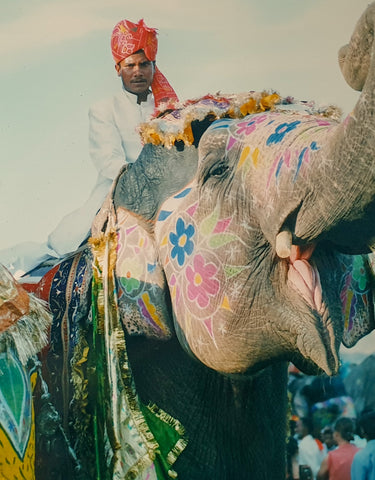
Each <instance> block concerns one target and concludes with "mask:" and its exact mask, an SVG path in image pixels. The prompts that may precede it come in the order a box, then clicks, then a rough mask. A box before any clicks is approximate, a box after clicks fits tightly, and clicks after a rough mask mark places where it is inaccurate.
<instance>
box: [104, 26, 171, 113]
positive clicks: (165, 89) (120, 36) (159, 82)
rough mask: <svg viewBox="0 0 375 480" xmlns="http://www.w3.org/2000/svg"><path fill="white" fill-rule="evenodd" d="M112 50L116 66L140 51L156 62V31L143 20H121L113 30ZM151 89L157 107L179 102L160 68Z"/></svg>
mask: <svg viewBox="0 0 375 480" xmlns="http://www.w3.org/2000/svg"><path fill="white" fill-rule="evenodd" d="M111 49H112V56H113V59H114V61H115V62H116V64H117V63H119V62H121V60H124V58H126V57H129V56H130V55H133V53H135V52H138V50H143V51H144V52H145V55H146V57H147V58H148V60H150V61H151V62H154V61H155V59H156V53H157V51H158V40H157V38H156V29H155V28H149V27H147V26H146V24H145V22H144V21H143V19H142V20H139V22H138V23H132V22H129V20H121V22H119V23H118V24H117V25H116V26H115V28H114V29H113V32H112V38H111ZM151 87H152V93H153V94H154V98H155V106H156V107H158V106H159V105H160V103H163V102H168V101H170V100H174V101H176V102H177V101H178V98H177V95H176V92H175V91H174V90H173V88H172V87H171V85H170V84H169V82H168V80H167V79H166V78H165V77H164V75H163V74H162V73H161V71H160V70H159V69H158V67H155V74H154V79H153V81H152V84H151Z"/></svg>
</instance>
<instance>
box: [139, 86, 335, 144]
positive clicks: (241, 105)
mask: <svg viewBox="0 0 375 480" xmlns="http://www.w3.org/2000/svg"><path fill="white" fill-rule="evenodd" d="M276 109H277V110H279V111H282V110H289V111H290V110H292V111H293V110H296V111H305V112H306V113H308V114H314V115H320V116H323V117H326V118H332V119H336V120H339V119H340V118H341V115H342V112H341V110H340V109H339V108H338V107H336V106H333V105H329V106H322V107H317V106H316V105H315V102H313V101H297V100H295V99H294V98H293V97H291V96H287V97H282V96H280V95H279V94H278V93H277V92H276V91H262V92H255V91H249V92H245V93H238V94H221V93H217V94H216V95H212V94H208V95H205V96H203V97H199V98H196V99H191V100H187V101H185V102H182V103H180V104H173V105H171V104H162V105H161V106H160V107H159V109H158V110H157V111H156V112H155V114H154V118H152V119H151V120H150V121H148V122H147V123H143V124H141V125H140V127H139V133H140V136H141V139H142V141H143V143H144V144H146V143H151V144H152V145H163V146H165V147H167V148H171V147H172V146H173V145H175V144H176V143H177V142H183V143H184V144H185V145H192V144H193V143H194V134H193V130H192V122H194V121H204V120H207V119H209V121H210V122H214V121H215V120H219V119H221V118H233V119H241V118H244V117H246V116H247V115H251V114H257V113H263V112H266V111H272V110H276Z"/></svg>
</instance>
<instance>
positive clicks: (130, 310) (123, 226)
mask: <svg viewBox="0 0 375 480" xmlns="http://www.w3.org/2000/svg"><path fill="white" fill-rule="evenodd" d="M116 226H117V259H116V277H117V281H118V302H119V309H120V313H121V318H122V321H123V323H124V325H125V327H126V329H127V331H128V333H129V334H130V335H145V336H147V337H149V338H156V339H159V340H163V339H164V340H167V339H169V338H171V335H172V328H173V327H172V320H171V319H172V315H171V311H170V302H169V293H168V287H167V285H166V281H165V276H164V273H163V270H162V268H161V266H160V264H159V262H158V256H157V252H156V249H155V244H154V239H153V236H152V235H151V233H150V227H149V225H148V224H147V222H145V221H144V220H142V218H140V217H137V216H134V215H133V214H131V213H130V212H129V211H127V210H125V209H123V208H119V209H118V210H117V225H116Z"/></svg>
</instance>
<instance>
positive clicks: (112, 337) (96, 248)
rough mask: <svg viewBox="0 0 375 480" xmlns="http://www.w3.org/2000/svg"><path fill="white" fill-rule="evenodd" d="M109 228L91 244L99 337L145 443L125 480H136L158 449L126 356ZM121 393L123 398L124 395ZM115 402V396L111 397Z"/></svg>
mask: <svg viewBox="0 0 375 480" xmlns="http://www.w3.org/2000/svg"><path fill="white" fill-rule="evenodd" d="M108 224H109V228H108V229H107V232H106V233H105V234H104V233H102V232H101V233H100V234H99V236H98V237H97V238H91V239H90V240H89V242H90V245H91V248H92V251H93V254H94V268H93V275H94V282H96V283H97V285H98V289H99V292H98V296H97V299H96V301H97V315H98V325H99V328H98V333H99V334H101V335H104V341H105V348H106V351H107V360H106V363H107V362H108V363H107V369H110V368H111V367H110V364H111V359H109V358H108V349H112V350H113V351H114V352H115V355H114V357H115V358H116V365H117V367H116V368H115V370H116V371H117V372H118V373H117V374H116V373H115V372H114V371H113V365H112V372H111V373H110V372H109V371H108V370H107V371H108V379H109V382H110V383H111V384H112V386H113V387H114V388H117V385H118V383H119V381H120V382H121V383H122V387H120V391H119V395H120V397H121V396H122V397H123V401H125V404H126V405H127V407H128V409H129V411H128V414H129V415H130V417H131V419H132V421H133V423H134V425H135V427H136V429H137V432H138V434H139V436H140V439H141V441H142V442H143V444H144V446H145V449H146V453H145V454H144V455H143V456H141V457H140V458H139V459H138V460H137V461H136V463H135V464H134V465H132V466H131V467H130V468H129V470H128V471H127V473H126V474H125V476H124V478H125V479H126V480H128V479H129V480H130V479H134V478H136V476H137V475H138V474H139V473H141V472H142V470H144V469H145V468H146V467H148V466H151V465H152V463H153V461H154V460H155V458H156V451H157V449H158V448H159V445H158V443H157V442H156V440H155V438H154V436H153V434H152V432H151V431H150V429H149V428H148V425H147V422H146V420H145V418H144V416H143V414H142V412H141V410H140V406H139V402H138V397H137V395H136V392H135V386H134V383H133V377H132V373H131V368H130V365H129V360H128V357H127V352H126V341H125V334H124V331H123V328H122V326H121V323H120V322H121V320H120V318H119V314H118V305H117V296H116V293H115V280H114V271H115V264H116V247H117V235H116V231H115V230H114V228H111V226H110V224H111V222H110V221H109V222H108ZM113 375H115V376H116V375H118V376H119V378H113ZM121 389H122V394H121ZM111 398H112V396H111ZM116 412H117V406H116V405H112V406H111V407H110V418H111V421H110V422H109V424H108V425H107V428H108V429H109V431H110V432H111V433H110V435H109V437H110V438H111V439H112V440H111V446H112V449H113V455H114V458H113V459H112V461H111V463H112V465H113V468H114V472H116V471H121V472H122V470H123V469H122V467H121V460H120V456H121V455H119V452H120V451H121V448H122V445H121V433H120V430H119V429H120V428H121V427H120V419H119V417H118V414H117V413H116Z"/></svg>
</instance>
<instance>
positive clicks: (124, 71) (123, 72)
mask: <svg viewBox="0 0 375 480" xmlns="http://www.w3.org/2000/svg"><path fill="white" fill-rule="evenodd" d="M116 71H117V74H118V76H119V77H121V78H122V83H123V85H124V88H125V90H127V91H128V92H130V93H134V95H141V94H143V93H145V92H147V91H148V90H149V88H150V86H151V83H152V80H153V78H154V71H155V67H154V64H153V62H150V60H148V59H147V57H146V55H145V54H144V52H143V51H140V52H137V53H134V54H133V55H130V56H129V57H126V58H124V60H122V61H121V62H120V63H118V64H117V65H116Z"/></svg>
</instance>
